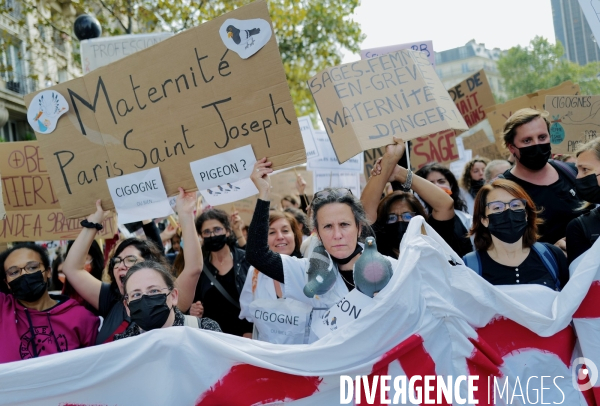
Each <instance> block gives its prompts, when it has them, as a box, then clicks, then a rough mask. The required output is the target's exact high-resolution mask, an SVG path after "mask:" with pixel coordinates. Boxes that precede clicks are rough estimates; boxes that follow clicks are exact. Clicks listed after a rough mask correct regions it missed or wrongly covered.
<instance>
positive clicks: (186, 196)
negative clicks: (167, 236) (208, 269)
mask: <svg viewBox="0 0 600 406" xmlns="http://www.w3.org/2000/svg"><path fill="white" fill-rule="evenodd" d="M176 210H177V214H178V215H179V224H180V225H181V238H182V239H183V241H184V242H185V249H184V250H183V259H184V261H185V266H184V268H183V271H181V274H179V276H178V277H177V280H176V281H175V284H176V286H177V290H178V291H179V301H178V303H177V307H179V309H180V310H181V311H182V312H184V313H185V312H187V311H188V309H189V308H190V306H191V305H192V302H193V301H194V294H195V293H196V285H197V284H198V279H199V278H200V274H201V273H202V267H203V266H204V258H203V257H202V249H201V248H200V241H199V240H198V234H197V233H196V226H195V224H194V219H195V218H194V215H195V210H196V192H188V193H185V192H184V191H183V189H182V188H179V196H177V202H176Z"/></svg>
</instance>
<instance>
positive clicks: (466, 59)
mask: <svg viewBox="0 0 600 406" xmlns="http://www.w3.org/2000/svg"><path fill="white" fill-rule="evenodd" d="M501 54H502V51H501V50H500V49H499V48H494V49H487V48H486V47H485V44H478V43H476V42H475V40H471V41H469V42H467V43H466V44H465V45H464V46H461V47H458V48H453V49H449V50H447V51H442V52H436V53H435V69H436V72H437V74H438V76H439V77H440V79H441V80H442V83H443V84H444V86H445V87H446V89H449V88H451V87H453V86H454V85H457V84H458V83H460V82H462V81H463V80H465V79H466V78H467V77H469V76H471V75H472V74H474V73H476V72H477V71H479V70H481V69H484V70H485V75H486V77H487V79H488V81H489V83H490V87H491V88H492V91H493V92H494V95H495V96H496V98H498V99H500V100H503V99H506V93H505V90H504V84H503V82H502V77H501V76H500V73H499V72H498V67H497V62H498V58H500V55H501ZM497 101H499V100H497Z"/></svg>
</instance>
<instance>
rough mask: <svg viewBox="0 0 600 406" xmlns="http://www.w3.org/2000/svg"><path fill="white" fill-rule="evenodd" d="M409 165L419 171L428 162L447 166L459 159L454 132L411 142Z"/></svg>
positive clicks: (433, 135) (440, 133)
mask: <svg viewBox="0 0 600 406" xmlns="http://www.w3.org/2000/svg"><path fill="white" fill-rule="evenodd" d="M411 143H412V149H411V152H412V153H411V155H410V164H411V166H412V167H413V168H414V169H420V168H422V167H423V166H425V165H426V164H428V163H430V162H437V163H440V164H444V165H448V164H450V162H454V161H456V160H457V159H459V158H460V155H459V151H458V147H457V145H456V132H455V131H454V130H446V131H441V132H439V133H435V134H431V135H428V136H426V137H418V138H415V139H414V140H412V141H411Z"/></svg>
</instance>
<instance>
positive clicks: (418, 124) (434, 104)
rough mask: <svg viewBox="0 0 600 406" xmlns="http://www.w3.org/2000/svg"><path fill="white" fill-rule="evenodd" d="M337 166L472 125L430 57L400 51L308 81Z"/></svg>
mask: <svg viewBox="0 0 600 406" xmlns="http://www.w3.org/2000/svg"><path fill="white" fill-rule="evenodd" d="M308 86H309V88H310V91H311V92H312V95H313V97H314V99H315V103H316V104H317V108H318V110H319V114H320V115H321V119H322V120H323V124H324V126H325V130H326V131H327V134H329V138H330V139H331V143H332V144H333V148H334V149H335V152H336V155H337V158H338V161H339V162H340V163H344V162H346V161H347V160H348V159H350V158H352V157H353V156H355V155H356V154H358V153H362V152H363V151H366V150H370V149H372V148H378V147H382V146H384V145H388V144H391V143H393V137H394V136H395V137H399V138H402V139H403V140H404V141H408V140H411V139H413V138H417V137H421V136H424V135H429V134H433V133H437V132H440V131H443V130H449V129H454V130H467V129H468V126H467V124H466V123H465V120H464V119H463V117H462V116H461V114H460V112H459V111H458V109H457V108H456V105H455V104H454V102H453V101H452V99H451V98H450V95H449V94H448V92H447V91H446V89H445V87H444V85H443V84H442V82H441V81H440V79H439V78H438V76H437V74H436V73H435V70H434V68H433V66H431V63H430V62H429V60H428V59H427V55H426V54H424V53H423V52H417V51H413V50H400V51H396V52H392V53H389V54H385V55H381V56H379V57H377V58H371V59H365V60H362V61H359V62H353V63H348V64H345V65H340V66H335V67H333V68H328V69H326V70H324V71H322V72H319V73H318V74H317V75H315V76H313V77H312V78H310V79H309V80H308Z"/></svg>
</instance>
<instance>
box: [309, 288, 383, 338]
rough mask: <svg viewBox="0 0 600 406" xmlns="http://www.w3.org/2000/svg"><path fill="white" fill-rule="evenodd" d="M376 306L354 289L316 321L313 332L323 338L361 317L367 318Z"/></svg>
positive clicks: (370, 299)
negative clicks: (366, 315)
mask: <svg viewBox="0 0 600 406" xmlns="http://www.w3.org/2000/svg"><path fill="white" fill-rule="evenodd" d="M374 305H375V303H374V302H373V299H372V298H370V297H369V296H367V295H365V294H363V293H361V292H360V291H359V290H358V289H352V290H351V291H350V292H349V293H348V294H347V295H346V296H345V297H344V298H343V299H341V300H340V301H338V302H337V303H336V304H335V305H333V306H332V307H331V308H330V309H329V310H328V311H326V312H325V313H324V314H323V315H322V316H321V317H320V318H318V319H316V320H315V321H314V323H313V325H312V331H313V332H314V333H315V334H316V335H317V337H319V338H323V337H324V336H326V335H327V334H330V333H331V332H332V331H335V330H337V329H339V328H340V327H342V326H345V325H346V324H348V323H351V322H353V321H354V320H357V319H358V318H360V317H365V314H367V313H368V312H369V310H370V309H371V307H373V306H374Z"/></svg>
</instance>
